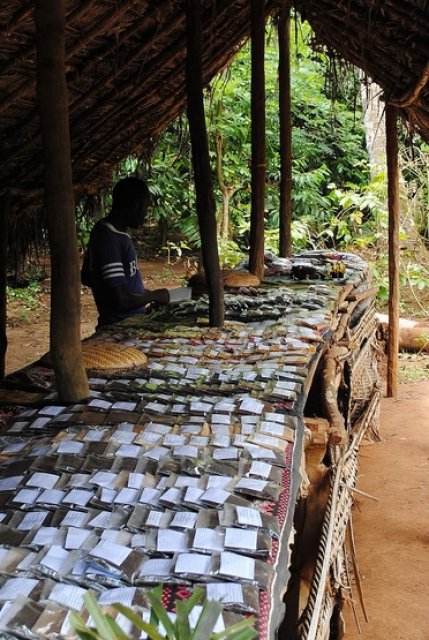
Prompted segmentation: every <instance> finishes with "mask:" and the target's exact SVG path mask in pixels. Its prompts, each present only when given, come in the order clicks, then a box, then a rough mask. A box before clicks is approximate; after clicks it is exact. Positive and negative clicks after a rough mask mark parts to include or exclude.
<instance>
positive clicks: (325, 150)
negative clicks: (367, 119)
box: [148, 24, 369, 253]
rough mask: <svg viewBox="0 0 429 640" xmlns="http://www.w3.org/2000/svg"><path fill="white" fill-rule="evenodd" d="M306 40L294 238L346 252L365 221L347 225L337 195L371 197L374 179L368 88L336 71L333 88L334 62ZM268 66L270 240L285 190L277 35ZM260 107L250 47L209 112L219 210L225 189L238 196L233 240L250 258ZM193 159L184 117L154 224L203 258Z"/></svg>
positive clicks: (297, 88)
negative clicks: (368, 187) (363, 101)
mask: <svg viewBox="0 0 429 640" xmlns="http://www.w3.org/2000/svg"><path fill="white" fill-rule="evenodd" d="M296 33H297V38H296V40H294V42H293V52H292V56H293V60H294V64H293V73H292V96H293V104H292V115H293V150H292V151H293V158H294V160H293V217H294V222H296V223H297V224H296V226H295V230H294V231H295V236H296V239H297V242H298V247H299V248H302V247H304V246H312V245H314V244H315V245H319V244H321V243H323V242H324V241H327V242H328V243H333V244H336V245H337V244H339V243H344V242H348V241H349V239H350V232H352V231H353V229H355V228H357V226H358V224H357V220H356V219H355V220H353V221H352V224H351V226H350V225H348V224H347V223H346V221H345V220H344V219H342V218H341V216H339V209H340V206H339V203H338V202H337V201H336V199H335V198H333V196H332V194H331V191H332V188H331V186H330V185H332V184H335V185H336V188H337V189H339V190H345V189H348V187H347V185H349V184H353V185H356V187H355V189H356V190H357V191H359V190H361V191H362V190H363V188H364V186H365V184H366V183H367V181H368V175H369V174H368V159H367V154H366V152H365V147H364V135H363V127H362V124H361V118H360V116H359V113H357V108H356V104H357V103H358V95H359V92H358V82H357V80H356V77H355V76H354V75H353V73H352V72H351V71H350V70H349V69H346V68H345V67H344V68H341V73H340V71H339V70H338V69H337V70H336V75H335V77H336V78H337V82H336V84H335V86H334V85H333V83H332V82H330V81H329V78H330V77H331V71H332V64H333V62H332V59H331V58H330V57H329V56H327V55H326V54H324V53H323V52H317V53H314V52H313V51H312V50H311V48H310V47H309V45H308V41H309V38H310V30H309V28H308V27H307V26H305V25H302V24H301V25H300V26H299V29H298V30H297V31H296ZM265 57H266V63H265V93H266V164H267V183H266V198H265V207H266V223H267V230H270V229H275V228H278V215H279V214H278V212H279V180H280V174H279V121H278V78H277V67H278V49H277V39H276V37H275V33H274V31H273V32H271V33H270V34H269V37H268V38H267V45H266V55H265ZM341 74H342V77H341V82H340V81H339V80H338V78H339V76H340V75H341ZM333 97H335V102H334V101H333ZM250 103H251V94H250V52H249V45H245V46H244V47H243V49H242V50H241V51H240V52H238V54H237V56H236V57H235V59H234V61H233V62H232V64H231V65H230V67H229V68H228V69H227V70H225V71H224V72H222V73H221V74H220V75H219V76H217V77H216V78H215V79H214V80H213V82H212V84H211V86H210V87H209V89H208V90H207V92H206V105H205V106H206V116H207V117H206V124H207V132H208V136H209V143H210V154H211V161H212V169H213V176H212V177H213V186H214V195H215V199H216V206H217V208H218V210H220V207H221V203H222V193H221V188H220V187H221V184H220V182H219V180H222V181H223V183H224V184H225V185H227V187H228V188H229V189H230V191H231V198H230V201H229V206H230V217H231V227H232V229H234V230H235V232H233V235H232V237H230V238H229V240H232V241H234V242H235V243H236V244H237V245H238V247H240V248H247V247H246V246H245V241H244V242H243V240H242V239H241V233H240V231H239V230H242V229H243V228H246V227H247V228H248V220H249V217H250V207H251V188H250V187H251V176H250V162H251V143H250V140H251V128H250V121H251V120H250ZM190 149H191V145H190V138H189V131H188V125H187V121H186V119H185V118H184V117H181V118H179V119H178V120H177V121H176V122H175V123H174V124H173V125H172V126H171V127H170V128H169V129H168V130H167V131H166V132H165V134H164V136H163V137H162V139H161V140H160V141H159V144H158V146H157V148H156V150H155V152H154V154H153V157H152V162H151V166H150V170H149V173H148V179H149V185H150V189H151V192H152V195H153V207H152V215H153V217H154V218H155V219H157V220H159V219H160V218H162V217H166V218H167V219H168V222H169V228H170V229H171V230H175V231H179V232H180V233H181V234H183V236H184V237H185V238H186V241H187V242H188V243H189V244H190V245H191V246H192V247H195V248H198V247H199V246H200V238H199V231H198V224H197V218H196V214H195V190H194V185H193V175H192V164H191V151H190ZM216 163H217V164H216ZM329 230H330V231H331V232H329ZM227 253H229V250H228V251H227Z"/></svg>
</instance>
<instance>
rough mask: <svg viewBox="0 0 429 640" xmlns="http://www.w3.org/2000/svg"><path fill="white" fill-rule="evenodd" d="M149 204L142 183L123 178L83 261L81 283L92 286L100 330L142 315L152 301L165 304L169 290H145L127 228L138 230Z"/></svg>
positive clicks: (95, 228) (168, 298)
mask: <svg viewBox="0 0 429 640" xmlns="http://www.w3.org/2000/svg"><path fill="white" fill-rule="evenodd" d="M149 204H150V193H149V189H148V187H147V185H146V183H145V182H143V180H139V179H138V178H124V179H123V180H119V182H117V183H116V185H115V186H114V188H113V192H112V209H111V211H110V213H109V215H108V216H107V217H106V218H104V219H103V220H99V221H98V222H97V223H96V225H95V226H94V228H93V229H92V231H91V234H90V238H89V242H88V247H87V250H86V252H85V255H84V258H83V265H82V271H81V279H82V283H83V284H84V285H86V286H88V287H91V289H92V293H93V296H94V300H95V304H96V305H97V309H98V313H99V317H98V324H97V329H100V328H101V327H103V326H105V325H108V324H113V323H115V322H118V321H119V320H123V319H124V318H127V317H128V316H131V315H134V314H136V313H143V312H144V311H145V310H146V307H147V305H148V304H149V303H151V302H158V303H161V304H166V303H168V302H169V300H170V296H169V292H168V289H154V290H152V291H150V290H149V289H145V287H144V284H143V280H142V278H141V275H140V271H139V267H138V263H137V253H136V250H135V247H134V244H133V242H132V240H131V238H130V236H129V235H128V233H127V229H128V228H130V229H137V228H138V227H139V226H141V225H142V224H143V222H144V220H145V217H146V213H147V210H148V207H149Z"/></svg>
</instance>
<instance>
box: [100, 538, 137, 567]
mask: <svg viewBox="0 0 429 640" xmlns="http://www.w3.org/2000/svg"><path fill="white" fill-rule="evenodd" d="M131 551H132V549H129V548H128V547H124V546H123V545H122V544H115V543H114V542H109V541H107V540H101V541H100V542H99V543H98V544H97V545H96V546H95V547H94V548H93V549H91V556H93V557H94V558H100V559H101V560H106V561H107V562H109V564H113V565H114V566H116V567H120V566H121V565H122V564H123V563H124V562H125V560H126V559H127V558H128V556H129V555H130V553H131Z"/></svg>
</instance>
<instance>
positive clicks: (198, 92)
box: [186, 0, 225, 327]
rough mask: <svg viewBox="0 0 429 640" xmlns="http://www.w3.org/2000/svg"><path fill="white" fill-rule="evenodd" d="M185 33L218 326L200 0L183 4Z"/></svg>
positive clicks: (205, 253)
mask: <svg viewBox="0 0 429 640" xmlns="http://www.w3.org/2000/svg"><path fill="white" fill-rule="evenodd" d="M186 34H187V55H186V87H187V111H188V120H189V131H190V136H191V145H192V166H193V168H194V176H195V192H196V207H197V215H198V223H199V227H200V235H201V250H202V258H203V266H204V271H205V276H206V282H207V288H208V293H209V300H210V312H209V313H210V326H212V327H222V326H223V324H224V317H225V311H224V293H223V282H222V278H221V273H220V265H219V253H218V246H217V225H216V205H215V200H214V196H213V185H212V178H211V170H210V157H209V144H208V138H207V129H206V122H205V115H204V97H203V73H202V53H203V34H202V25H201V0H187V1H186Z"/></svg>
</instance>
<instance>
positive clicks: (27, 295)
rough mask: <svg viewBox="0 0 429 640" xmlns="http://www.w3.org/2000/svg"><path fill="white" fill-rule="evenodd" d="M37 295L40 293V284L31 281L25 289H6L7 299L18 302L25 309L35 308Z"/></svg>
mask: <svg viewBox="0 0 429 640" xmlns="http://www.w3.org/2000/svg"><path fill="white" fill-rule="evenodd" d="M38 293H40V284H39V283H38V282H37V281H31V282H30V283H29V284H28V285H27V286H25V287H9V286H8V287H6V295H7V299H8V300H9V301H11V300H19V301H20V302H21V303H23V304H24V305H25V307H26V308H27V309H34V308H35V307H36V306H37V304H38V298H37V294H38Z"/></svg>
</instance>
